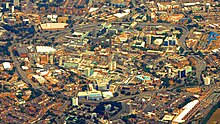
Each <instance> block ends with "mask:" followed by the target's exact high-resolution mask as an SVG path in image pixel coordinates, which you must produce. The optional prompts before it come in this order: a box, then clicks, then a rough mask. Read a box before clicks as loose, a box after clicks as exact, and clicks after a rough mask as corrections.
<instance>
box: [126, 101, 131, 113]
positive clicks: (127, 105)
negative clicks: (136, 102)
mask: <svg viewBox="0 0 220 124" xmlns="http://www.w3.org/2000/svg"><path fill="white" fill-rule="evenodd" d="M131 110H132V107H131V103H125V112H126V113H131Z"/></svg>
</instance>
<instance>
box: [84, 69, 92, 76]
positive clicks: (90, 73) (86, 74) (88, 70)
mask: <svg viewBox="0 0 220 124" xmlns="http://www.w3.org/2000/svg"><path fill="white" fill-rule="evenodd" d="M93 72H94V71H93V69H91V68H85V76H86V77H89V76H91V75H92V74H93Z"/></svg>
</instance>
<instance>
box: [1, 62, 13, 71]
mask: <svg viewBox="0 0 220 124" xmlns="http://www.w3.org/2000/svg"><path fill="white" fill-rule="evenodd" d="M2 65H3V68H4V69H5V70H10V69H12V66H11V63H9V62H3V63H2Z"/></svg>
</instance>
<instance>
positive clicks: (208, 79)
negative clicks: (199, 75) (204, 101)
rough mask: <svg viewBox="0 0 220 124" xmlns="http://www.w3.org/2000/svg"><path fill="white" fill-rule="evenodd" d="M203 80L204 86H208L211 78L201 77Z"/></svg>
mask: <svg viewBox="0 0 220 124" xmlns="http://www.w3.org/2000/svg"><path fill="white" fill-rule="evenodd" d="M203 80H204V84H205V85H210V83H211V78H210V77H203Z"/></svg>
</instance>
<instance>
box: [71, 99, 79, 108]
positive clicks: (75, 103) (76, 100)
mask: <svg viewBox="0 0 220 124" xmlns="http://www.w3.org/2000/svg"><path fill="white" fill-rule="evenodd" d="M78 105H79V103H78V97H73V98H72V106H78Z"/></svg>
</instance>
